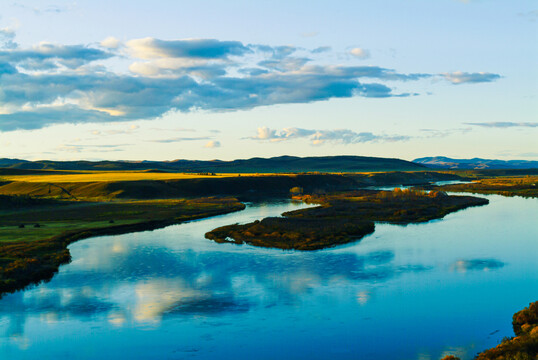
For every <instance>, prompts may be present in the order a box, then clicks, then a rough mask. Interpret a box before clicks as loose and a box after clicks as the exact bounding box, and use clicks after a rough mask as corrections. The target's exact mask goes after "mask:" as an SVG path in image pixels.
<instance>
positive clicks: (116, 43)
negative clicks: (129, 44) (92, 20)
mask: <svg viewBox="0 0 538 360" xmlns="http://www.w3.org/2000/svg"><path fill="white" fill-rule="evenodd" d="M99 45H101V46H102V47H105V48H107V49H117V48H119V47H120V45H121V41H120V40H119V39H117V38H115V37H113V36H109V37H107V38H106V39H104V40H103V41H101V43H100V44H99Z"/></svg>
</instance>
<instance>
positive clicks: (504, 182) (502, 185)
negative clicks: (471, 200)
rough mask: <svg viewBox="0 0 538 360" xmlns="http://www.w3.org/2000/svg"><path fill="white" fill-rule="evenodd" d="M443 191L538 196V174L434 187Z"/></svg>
mask: <svg viewBox="0 0 538 360" xmlns="http://www.w3.org/2000/svg"><path fill="white" fill-rule="evenodd" d="M434 188H436V189H439V190H443V191H453V192H472V193H478V194H498V195H503V196H522V197H527V198H530V197H538V176H532V175H527V176H514V177H495V178H486V179H480V180H476V181H473V182H472V183H469V184H455V185H444V186H439V187H434Z"/></svg>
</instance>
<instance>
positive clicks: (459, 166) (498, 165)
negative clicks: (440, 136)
mask: <svg viewBox="0 0 538 360" xmlns="http://www.w3.org/2000/svg"><path fill="white" fill-rule="evenodd" d="M413 162H414V163H416V164H422V165H425V166H428V167H430V168H438V169H450V170H481V169H497V170H502V169H536V168H538V161H533V160H497V159H482V158H472V159H453V158H449V157H446V156H430V157H422V158H418V159H415V160H413Z"/></svg>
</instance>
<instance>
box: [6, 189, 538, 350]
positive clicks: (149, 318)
mask: <svg viewBox="0 0 538 360" xmlns="http://www.w3.org/2000/svg"><path fill="white" fill-rule="evenodd" d="M486 197H487V198H489V199H490V204H489V205H487V206H483V207H476V208H469V209H466V210H463V211H459V212H457V213H453V214H450V215H448V216H446V217H445V218H444V219H441V220H436V221H432V222H429V223H426V224H417V225H408V226H395V225H388V224H377V225H376V231H375V232H374V233H373V234H372V235H370V236H367V237H365V238H363V239H362V240H361V241H359V242H356V243H353V244H350V245H346V246H342V247H337V248H332V249H326V250H321V251H314V252H293V251H281V250H274V249H261V248H255V247H251V246H247V245H234V244H216V243H214V242H211V241H209V240H206V239H204V237H203V235H204V233H205V232H206V231H208V230H211V229H213V228H215V227H217V226H221V225H225V224H230V223H235V222H248V221H252V220H254V219H260V218H263V217H265V216H271V215H278V214H280V213H282V212H283V211H286V210H290V209H295V208H298V207H300V206H305V205H297V204H292V203H276V204H261V205H251V206H249V207H248V208H247V209H246V210H245V211H242V212H238V213H234V214H228V215H224V216H219V217H215V218H210V219H205V220H199V221H194V222H190V223H187V224H182V225H176V226H170V227H168V228H165V229H161V230H156V231H151V232H142V233H134V234H126V235H120V236H107V237H98V238H92V239H87V240H83V241H80V242H77V243H74V244H72V245H71V246H70V251H71V254H72V256H73V261H72V262H71V263H70V264H68V265H65V266H62V267H61V268H60V272H59V273H58V274H57V275H56V276H55V277H54V278H53V279H52V280H51V281H50V282H48V283H44V284H41V285H39V286H36V287H33V288H30V289H28V290H26V291H21V292H18V293H15V294H11V295H7V296H5V297H4V298H2V299H1V300H0V358H1V359H43V360H45V359H96V358H97V359H228V358H233V359H421V360H425V359H439V358H441V357H442V356H443V355H445V354H447V353H452V354H455V355H458V356H460V357H462V359H470V358H472V357H473V355H475V354H476V353H477V352H479V351H481V350H483V349H485V348H488V347H491V346H493V345H495V344H497V343H498V342H499V341H500V340H501V339H502V338H503V337H504V336H511V335H512V330H511V317H512V314H513V313H514V312H516V311H518V310H520V309H521V308H523V307H525V306H527V305H528V304H529V302H531V301H535V300H538V265H537V261H536V258H537V257H536V255H537V254H538V223H537V222H536V219H537V215H538V200H536V199H522V198H506V197H500V196H486Z"/></svg>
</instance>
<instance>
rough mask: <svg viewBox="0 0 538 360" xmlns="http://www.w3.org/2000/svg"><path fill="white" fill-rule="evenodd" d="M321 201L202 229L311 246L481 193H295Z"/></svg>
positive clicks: (429, 213)
mask: <svg viewBox="0 0 538 360" xmlns="http://www.w3.org/2000/svg"><path fill="white" fill-rule="evenodd" d="M294 198H295V199H301V200H304V201H305V202H307V203H315V204H321V206H318V207H315V208H308V209H302V210H296V211H291V212H286V213H284V214H282V215H283V216H284V217H283V218H265V219H263V220H262V221H255V222H253V223H249V224H245V225H238V224H233V225H228V226H223V227H220V228H217V229H214V230H212V231H210V232H208V233H206V235H205V236H206V238H208V239H211V240H214V241H217V242H221V243H222V242H234V243H239V244H241V243H248V244H251V245H254V246H261V247H274V248H279V249H296V250H316V249H321V248H326V247H331V246H335V245H339V244H345V243H348V242H351V241H355V240H357V239H360V238H361V237H363V236H364V235H366V234H369V233H372V232H373V231H374V221H385V222H390V223H395V224H409V223H413V222H424V221H428V220H431V219H437V218H441V217H443V216H445V215H446V214H448V213H450V212H453V211H457V210H460V209H463V208H466V207H469V206H477V205H485V204H487V203H488V200H486V199H480V198H476V197H471V196H448V195H446V194H445V193H443V192H430V193H426V192H423V191H416V190H400V189H395V190H394V191H373V190H372V191H368V190H362V191H353V192H345V193H333V194H330V195H303V196H294Z"/></svg>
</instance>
